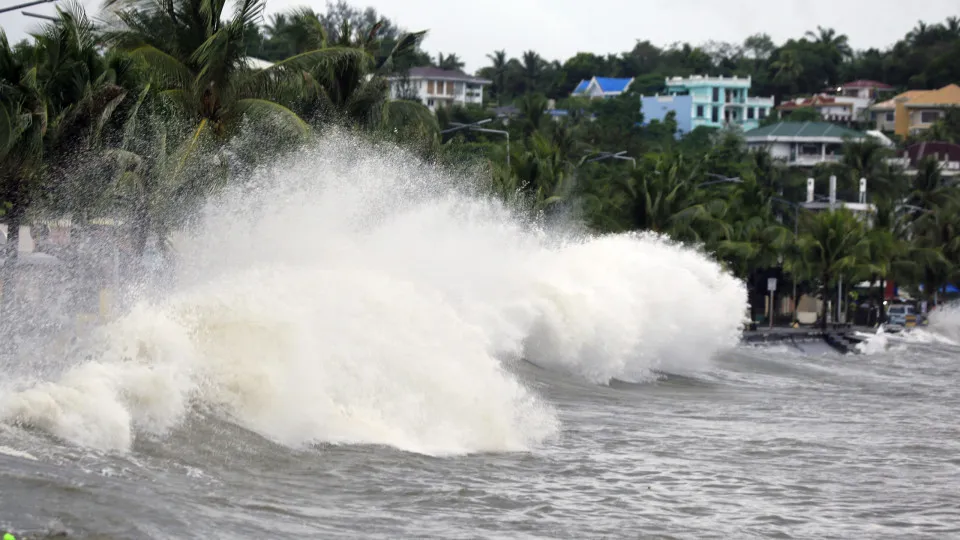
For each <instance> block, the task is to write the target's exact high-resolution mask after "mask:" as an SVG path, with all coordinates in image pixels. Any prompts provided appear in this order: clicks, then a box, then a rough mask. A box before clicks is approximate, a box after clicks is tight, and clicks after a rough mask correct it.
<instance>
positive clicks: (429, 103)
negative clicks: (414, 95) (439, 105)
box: [427, 99, 433, 107]
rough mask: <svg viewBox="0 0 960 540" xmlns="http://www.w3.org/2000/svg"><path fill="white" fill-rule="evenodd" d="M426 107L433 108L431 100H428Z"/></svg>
mask: <svg viewBox="0 0 960 540" xmlns="http://www.w3.org/2000/svg"><path fill="white" fill-rule="evenodd" d="M427 107H433V100H432V99H428V100H427Z"/></svg>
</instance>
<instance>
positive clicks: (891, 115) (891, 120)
mask: <svg viewBox="0 0 960 540" xmlns="http://www.w3.org/2000/svg"><path fill="white" fill-rule="evenodd" d="M887 122H893V113H892V112H888V113H887Z"/></svg>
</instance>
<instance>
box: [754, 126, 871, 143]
mask: <svg viewBox="0 0 960 540" xmlns="http://www.w3.org/2000/svg"><path fill="white" fill-rule="evenodd" d="M744 137H745V138H747V139H753V138H766V137H809V138H811V139H822V138H834V137H835V138H844V137H851V138H854V139H862V138H864V137H866V135H864V134H863V133H860V132H859V131H855V130H852V129H848V128H845V127H841V126H838V125H836V124H830V123H828V122H778V123H776V124H771V125H769V126H764V127H762V128H757V129H752V130H750V131H748V132H746V133H744Z"/></svg>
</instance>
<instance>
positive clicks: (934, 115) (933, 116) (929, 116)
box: [920, 111, 940, 124]
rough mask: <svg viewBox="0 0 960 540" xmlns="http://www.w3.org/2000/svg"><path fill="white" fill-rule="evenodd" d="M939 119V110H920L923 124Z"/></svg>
mask: <svg viewBox="0 0 960 540" xmlns="http://www.w3.org/2000/svg"><path fill="white" fill-rule="evenodd" d="M939 119H940V113H939V112H938V111H920V123H921V124H932V123H934V122H936V121H937V120H939Z"/></svg>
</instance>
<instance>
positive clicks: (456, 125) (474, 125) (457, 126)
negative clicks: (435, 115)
mask: <svg viewBox="0 0 960 540" xmlns="http://www.w3.org/2000/svg"><path fill="white" fill-rule="evenodd" d="M490 122H493V118H486V119H484V120H478V121H476V122H473V123H470V124H463V123H461V122H450V125H451V126H454V127H452V128H448V129H445V130H443V131H441V132H440V134H441V135H446V134H447V133H453V132H455V131H460V130H462V129H465V130H467V131H479V132H480V133H495V134H497V135H503V136H505V137H506V138H507V167H508V168H509V167H510V132H509V131H504V130H502V129H487V128H482V127H478V126H482V125H483V124H488V123H490Z"/></svg>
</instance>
